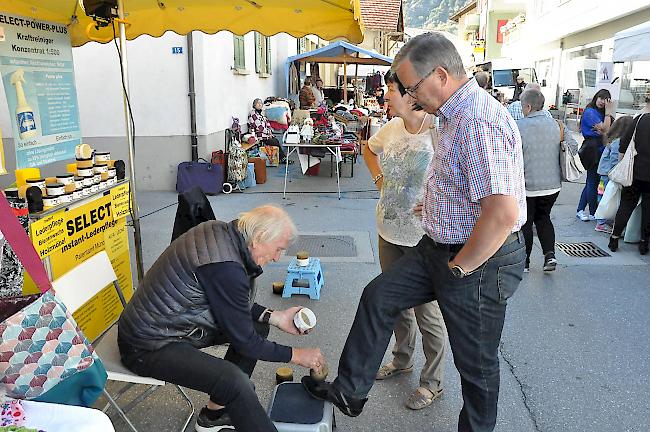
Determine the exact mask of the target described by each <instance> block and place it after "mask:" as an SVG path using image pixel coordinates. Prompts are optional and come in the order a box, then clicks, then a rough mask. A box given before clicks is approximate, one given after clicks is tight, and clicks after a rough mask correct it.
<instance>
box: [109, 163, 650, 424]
mask: <svg viewBox="0 0 650 432" xmlns="http://www.w3.org/2000/svg"><path fill="white" fill-rule="evenodd" d="M291 172H292V173H293V181H292V182H290V183H289V186H288V190H289V191H290V193H289V194H287V199H283V198H282V181H283V174H284V168H283V167H281V168H268V182H267V183H266V184H264V185H258V186H257V187H255V188H251V189H248V190H246V191H245V192H244V193H233V194H231V195H219V196H216V197H211V198H210V201H211V203H212V206H213V209H214V212H215V214H216V215H217V218H219V219H222V220H231V219H233V218H236V217H237V215H238V213H239V212H241V211H244V210H246V209H250V208H252V207H255V206H257V205H260V204H263V203H274V204H276V205H279V206H281V207H283V208H285V209H286V210H287V211H288V212H289V214H290V215H291V216H292V218H293V219H294V220H295V222H296V225H297V226H298V228H299V230H300V231H301V232H303V233H306V232H309V233H323V234H327V233H333V232H336V233H349V234H350V235H352V236H354V238H355V239H356V240H355V241H356V242H357V243H358V244H357V250H367V251H369V252H368V256H366V257H365V258H361V259H356V260H355V259H350V258H339V259H336V258H332V259H329V260H328V261H327V262H324V263H323V272H324V277H325V285H324V287H323V290H322V292H321V299H320V300H310V299H309V298H307V297H305V296H294V297H292V298H291V299H282V298H281V297H278V296H275V295H274V294H272V291H271V283H272V282H273V281H281V280H284V278H285V274H286V266H287V262H286V260H283V261H281V262H278V263H274V264H271V265H269V266H268V267H267V268H266V269H265V272H264V274H263V275H262V276H260V278H259V279H258V291H257V301H258V303H261V304H264V305H267V306H269V307H271V308H274V309H283V308H287V307H290V306H295V305H305V306H308V307H310V308H311V309H312V310H313V311H314V312H315V313H316V315H317V317H318V325H317V327H316V329H315V331H313V332H312V333H311V334H309V335H308V336H303V337H295V336H290V335H287V334H283V333H281V332H280V331H278V330H275V329H274V330H272V332H271V335H270V338H271V339H273V340H276V341H278V342H281V343H286V344H293V345H296V346H318V347H320V348H321V349H322V350H323V352H324V354H325V356H326V358H327V359H328V362H329V364H330V369H331V370H332V371H333V372H332V375H335V373H336V372H335V371H336V366H337V362H338V358H339V354H340V352H341V350H342V348H343V345H344V343H345V339H346V336H347V333H348V330H349V328H350V325H351V323H352V320H353V318H354V313H355V310H356V306H357V303H358V299H359V297H360V295H361V292H362V290H363V287H364V286H365V284H366V283H368V282H369V281H370V280H371V279H372V278H373V277H374V276H376V275H377V274H378V273H379V262H378V259H377V236H376V230H375V219H374V209H375V205H376V203H377V198H378V193H377V192H376V191H374V190H373V185H372V182H371V180H370V177H369V174H368V171H367V169H366V168H365V166H364V165H363V162H362V161H361V160H360V161H359V162H358V164H357V166H356V167H355V177H354V178H349V177H348V176H349V164H348V165H347V166H344V168H343V172H344V177H343V178H342V179H341V190H342V191H343V194H342V199H341V200H338V199H337V198H336V194H335V193H334V192H335V191H336V181H335V179H334V178H330V177H329V161H328V162H327V163H324V167H323V169H322V172H321V176H319V177H317V178H305V177H302V176H301V175H300V174H299V173H298V168H297V166H296V165H293V166H292V167H291ZM581 188H582V185H581V184H565V185H564V187H563V189H562V192H561V194H560V197H559V199H558V202H557V204H556V206H555V207H554V209H553V214H552V216H553V221H554V224H555V226H556V234H557V240H558V241H563V242H585V241H589V242H593V243H595V244H596V245H598V246H600V247H601V248H603V249H606V244H607V236H606V235H604V234H601V233H597V232H595V231H594V223H593V222H582V221H579V220H577V219H576V218H575V207H576V204H577V201H578V196H579V193H580V191H581ZM138 199H139V203H140V206H141V214H142V215H143V219H142V229H143V245H144V261H145V267H146V268H148V267H149V266H151V264H152V263H153V261H154V260H155V258H156V257H157V256H158V255H159V254H160V253H161V252H162V251H163V250H164V248H165V247H166V246H167V245H168V244H169V239H170V237H171V231H172V226H173V221H174V214H175V211H176V206H175V205H174V204H175V202H176V194H175V193H174V192H140V193H139V194H138ZM364 242H365V243H368V244H367V245H364V244H361V243H364ZM364 248H365V249H364ZM557 255H558V261H559V265H558V269H557V271H555V272H553V273H548V274H545V273H544V272H542V270H541V267H542V256H541V252H540V249H539V246H538V244H537V243H536V247H535V250H534V255H533V261H532V264H531V272H530V273H529V274H527V275H525V277H524V280H523V282H522V283H521V285H520V287H519V289H518V291H517V293H516V294H515V295H514V297H513V298H512V299H511V300H510V301H509V305H508V313H507V319H506V324H505V328H504V330H503V337H502V344H501V347H500V354H501V392H500V402H499V418H498V425H497V428H496V431H497V432H529V431H530V432H574V431H575V432H578V431H580V432H583V431H590V432H611V431H616V432H618V431H620V432H623V431H639V432H642V431H648V430H650V420H648V415H647V413H648V412H650V396H649V395H650V382H649V380H648V374H647V370H648V366H650V364H649V363H650V361H649V360H648V359H649V358H650V342H649V340H648V337H647V334H648V333H647V329H648V327H649V324H650V317H649V314H648V304H650V277H649V276H650V271H649V269H650V267H649V266H648V263H649V262H650V261H649V259H648V257H640V256H639V254H638V251H637V248H636V245H629V244H624V245H622V247H621V249H620V251H619V252H617V253H615V254H612V256H610V257H604V258H572V257H568V256H566V255H565V254H564V253H562V252H559V251H558V253H557ZM210 351H211V352H213V353H214V354H215V355H223V349H216V350H210ZM416 351H417V357H416V361H415V370H416V372H415V373H412V374H406V375H400V376H398V377H396V378H393V379H391V380H387V381H383V382H378V383H377V384H376V385H375V386H374V387H373V389H372V392H371V394H370V400H369V402H368V403H367V405H366V409H365V410H364V413H363V414H362V415H361V416H360V417H358V418H354V419H352V418H347V417H345V416H343V415H341V414H339V415H337V423H338V428H337V430H339V431H346V432H362V431H363V432H366V431H373V432H374V431H414V432H418V431H436V432H438V431H439V432H443V431H446V432H451V431H455V430H456V427H457V426H456V421H457V416H458V413H459V411H460V408H461V406H462V396H461V392H460V380H459V376H458V373H457V371H456V369H455V368H454V364H453V356H452V354H451V350H448V354H447V358H446V364H445V378H444V384H445V392H444V395H443V397H442V398H441V399H439V400H437V401H435V402H434V403H433V405H432V406H430V407H429V408H425V409H423V410H421V411H417V412H415V411H411V410H409V409H407V408H406V407H404V404H403V402H404V399H405V398H406V397H407V396H408V395H409V394H410V393H411V392H412V391H413V390H414V389H415V388H416V387H417V384H418V371H419V367H420V366H421V365H422V364H423V361H424V358H423V354H422V351H421V346H420V344H419V343H418V347H417V349H416ZM387 354H388V355H387V356H386V360H388V359H390V352H388V353H387ZM279 366H282V365H280V364H269V363H263V362H260V363H258V367H257V368H256V370H255V373H254V374H253V377H252V379H253V382H254V383H255V386H256V388H257V391H258V394H259V398H260V401H261V403H262V404H263V405H264V406H266V405H267V404H268V401H269V398H270V395H271V393H272V391H273V388H274V385H275V369H276V368H277V367H279ZM293 370H294V377H295V378H296V379H299V378H300V377H301V376H302V375H303V374H306V373H308V371H306V370H304V369H302V368H300V367H293ZM190 372H191V371H188V373H190ZM119 387H120V386H119V385H117V384H114V383H110V384H109V389H110V390H111V391H115V390H117V389H118V388H119ZM133 394H134V391H133V390H130V391H129V392H127V394H126V395H125V398H126V399H125V400H128V399H129V398H131V397H133ZM190 394H191V397H192V399H193V401H194V404H195V405H196V407H197V410H198V409H199V408H200V407H202V406H203V405H204V404H205V402H206V400H207V398H206V397H205V395H202V394H200V393H198V392H194V391H190ZM101 402H102V401H101V400H100V403H98V405H97V406H100V405H101ZM184 409H185V406H184V405H183V402H182V400H181V399H180V397H178V396H177V393H176V392H175V391H174V390H173V388H172V387H171V386H166V387H165V388H163V389H161V390H158V391H156V392H155V393H154V394H153V395H152V396H150V397H149V398H148V399H147V400H145V401H144V402H143V403H142V404H141V405H140V406H138V407H136V408H134V409H133V410H132V411H131V413H130V416H131V417H132V419H133V420H134V422H135V423H136V424H137V425H138V427H139V430H140V431H143V432H147V431H156V432H158V431H172V430H178V428H179V427H180V425H181V423H182V421H181V418H182V416H183V413H184V411H183V410H184ZM109 415H110V417H111V419H112V420H113V422H114V424H115V427H116V430H117V431H127V430H128V429H127V428H126V425H125V423H124V422H123V421H122V420H121V419H120V418H119V417H118V416H117V414H116V413H115V412H114V411H112V410H111V411H109ZM188 430H193V423H192V424H191V425H190V427H189V428H188Z"/></svg>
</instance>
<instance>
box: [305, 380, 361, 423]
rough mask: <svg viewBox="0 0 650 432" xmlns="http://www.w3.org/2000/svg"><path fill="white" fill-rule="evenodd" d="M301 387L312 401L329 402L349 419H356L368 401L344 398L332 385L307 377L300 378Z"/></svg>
mask: <svg viewBox="0 0 650 432" xmlns="http://www.w3.org/2000/svg"><path fill="white" fill-rule="evenodd" d="M301 382H302V385H303V387H305V390H307V393H309V394H310V395H311V397H313V398H314V399H318V400H324V401H329V402H332V404H334V406H335V407H337V408H338V409H339V410H340V411H341V412H342V413H343V414H345V415H346V416H349V417H357V416H358V415H359V414H361V412H362V411H363V406H364V405H365V404H366V402H367V401H368V398H366V399H357V398H353V397H350V396H345V395H344V394H343V393H341V392H340V391H339V390H337V389H336V387H334V386H332V383H330V382H327V381H322V382H319V381H316V380H314V379H313V378H312V377H310V376H309V375H307V376H304V377H302V380H301Z"/></svg>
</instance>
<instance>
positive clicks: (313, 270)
mask: <svg viewBox="0 0 650 432" xmlns="http://www.w3.org/2000/svg"><path fill="white" fill-rule="evenodd" d="M301 279H306V280H307V281H308V282H309V287H301V286H293V283H294V282H295V281H298V280H301ZM324 282H325V281H324V278H323V271H322V269H321V267H320V259H318V258H309V264H308V265H306V266H304V267H300V266H299V265H298V263H297V262H296V258H294V259H292V260H291V263H290V264H289V268H288V269H287V279H286V280H285V281H284V290H283V291H282V297H283V298H289V297H291V296H292V295H293V294H307V295H309V298H310V299H312V300H319V299H320V289H321V288H322V287H323V283H324Z"/></svg>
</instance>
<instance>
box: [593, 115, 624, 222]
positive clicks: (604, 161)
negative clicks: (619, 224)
mask: <svg viewBox="0 0 650 432" xmlns="http://www.w3.org/2000/svg"><path fill="white" fill-rule="evenodd" d="M632 123H633V121H632V117H631V116H623V117H619V118H617V119H616V121H615V122H614V123H613V124H612V127H611V128H609V131H608V132H607V134H605V136H603V141H604V142H605V149H604V150H603V154H602V155H601V156H600V162H599V163H598V169H597V170H596V172H597V173H598V175H599V176H600V180H601V181H602V182H603V184H604V186H605V187H607V183H609V176H608V174H609V172H610V171H611V170H612V169H613V168H614V167H615V166H616V164H617V163H618V161H619V156H618V155H619V153H618V148H619V145H620V142H621V135H623V134H624V133H625V132H626V131H627V129H628V128H629V127H630V126H631V125H632ZM613 223H614V221H608V220H606V219H599V220H598V221H597V223H596V228H595V230H596V231H598V232H604V233H607V234H611V233H612V224H613Z"/></svg>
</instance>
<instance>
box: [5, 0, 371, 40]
mask: <svg viewBox="0 0 650 432" xmlns="http://www.w3.org/2000/svg"><path fill="white" fill-rule="evenodd" d="M123 3H124V10H125V17H126V22H127V23H128V24H127V27H126V37H127V39H128V40H132V39H135V38H137V37H138V36H141V35H143V34H147V35H150V36H154V37H158V36H161V35H162V34H163V33H165V32H166V31H173V32H175V33H178V34H181V35H185V34H187V33H189V32H191V31H194V30H196V31H201V32H204V33H209V34H213V33H216V32H219V31H222V30H227V31H230V32H232V33H235V34H239V35H243V34H246V33H248V32H250V31H252V30H255V31H258V32H260V33H262V34H264V35H266V36H271V35H274V34H277V33H288V34H290V35H292V36H295V37H303V36H305V35H308V34H314V35H317V36H319V37H321V38H323V39H326V40H334V39H341V38H343V39H347V40H349V41H351V42H355V43H356V42H361V41H362V40H363V26H362V23H361V13H360V6H359V0H312V1H305V0H124V1H123ZM82 5H83V0H3V1H2V5H0V11H5V12H8V13H12V14H16V15H23V16H28V17H31V18H35V19H38V20H42V21H53V22H57V23H61V24H65V25H66V26H68V31H69V32H70V38H71V40H72V46H81V45H84V44H85V43H87V42H90V41H93V40H94V41H98V42H110V41H111V40H113V28H112V27H111V26H107V27H102V28H99V29H96V28H95V26H94V25H93V20H92V19H91V18H89V17H88V16H86V13H85V11H84V9H83V7H82ZM116 31H117V30H116Z"/></svg>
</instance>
